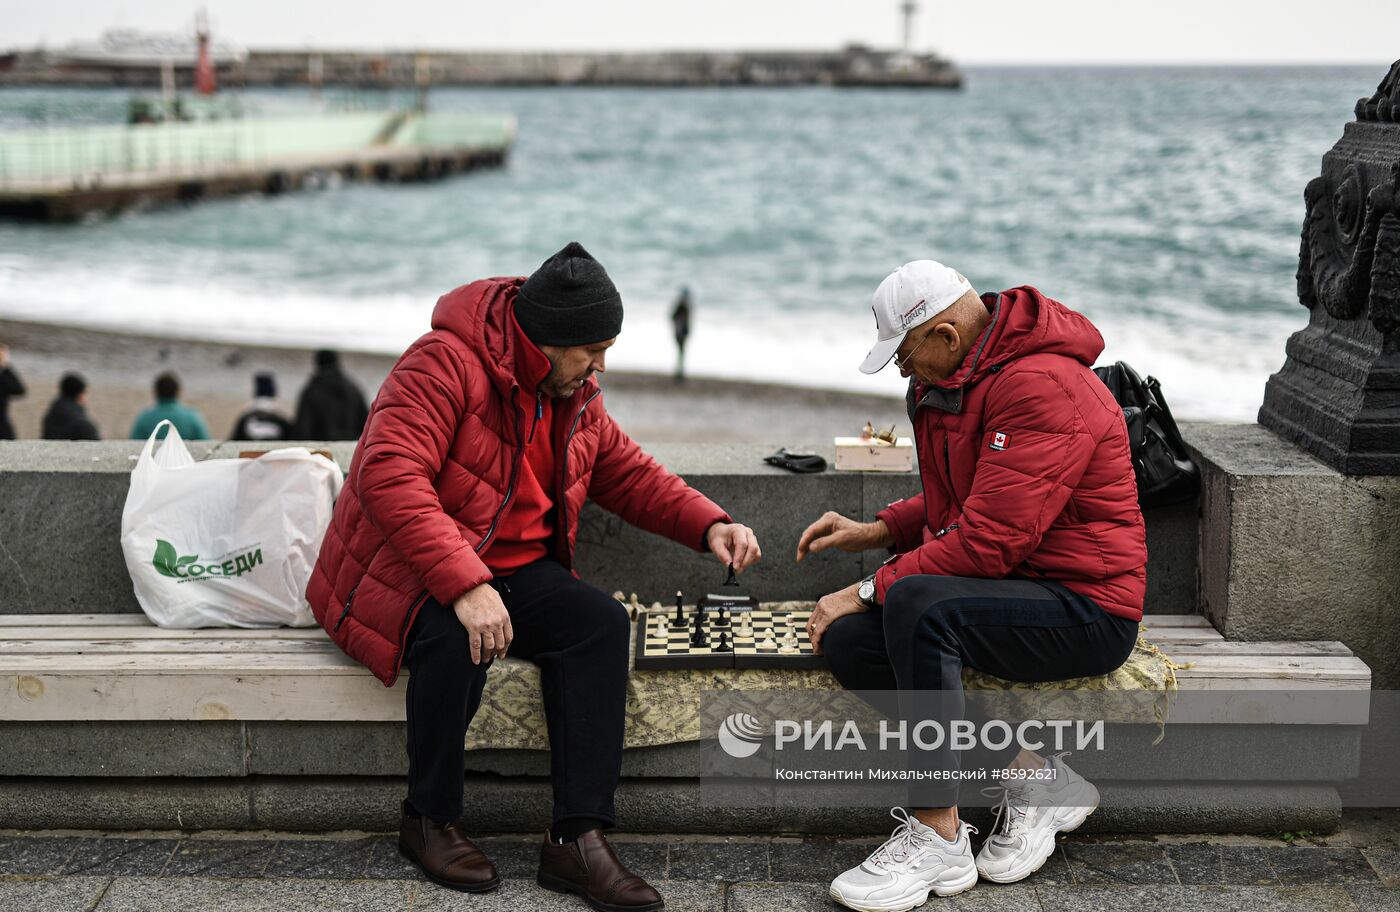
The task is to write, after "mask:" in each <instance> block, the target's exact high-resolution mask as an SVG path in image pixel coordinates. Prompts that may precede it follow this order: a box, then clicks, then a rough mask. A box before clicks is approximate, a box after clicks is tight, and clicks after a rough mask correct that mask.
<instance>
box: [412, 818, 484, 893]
mask: <svg viewBox="0 0 1400 912" xmlns="http://www.w3.org/2000/svg"><path fill="white" fill-rule="evenodd" d="M399 852H400V854H402V855H403V857H404V858H407V859H408V860H409V861H411V862H413V863H414V864H416V865H418V867H420V868H422V869H423V876H424V877H426V878H428V879H429V880H431V881H432V882H433V883H435V884H437V885H438V886H440V887H447V888H448V889H450V890H461V891H462V892H463V893H482V892H485V891H486V890H494V889H495V888H496V887H499V886H500V885H501V875H500V874H497V873H496V866H495V864H493V863H492V862H491V859H489V858H487V857H486V853H484V852H482V851H481V850H480V849H478V848H477V847H476V845H475V844H474V843H473V842H472V841H471V840H470V839H468V838H467V837H466V835H465V834H464V833H463V832H462V831H461V829H459V828H458V826H457V823H456V821H453V822H452V823H449V824H446V825H444V826H438V825H437V824H436V823H434V822H433V820H432V818H430V817H414V816H412V815H410V814H409V813H408V802H407V801H405V802H404V803H403V816H402V817H400V818H399Z"/></svg>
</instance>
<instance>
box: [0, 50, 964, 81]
mask: <svg viewBox="0 0 1400 912" xmlns="http://www.w3.org/2000/svg"><path fill="white" fill-rule="evenodd" d="M193 66H194V62H193V61H192V60H191V61H189V62H188V63H179V64H177V67H176V70H177V73H176V75H177V78H178V79H179V80H180V82H181V84H185V83H186V82H187V81H188V80H189V79H191V78H192V77H193ZM214 66H215V68H216V69H217V72H218V78H219V81H220V83H221V84H223V85H227V86H246V87H254V86H305V85H312V84H320V85H326V86H351V87H356V88H395V87H398V88H403V87H408V86H414V85H420V84H424V83H428V84H431V85H434V86H544V87H558V86H626V87H706V86H726V87H735V86H755V87H759V86H772V87H779V88H782V87H791V86H834V87H862V86H869V87H900V88H925V89H954V88H959V87H961V86H962V83H963V76H962V72H961V71H960V70H959V69H958V68H957V66H955V65H954V64H953V63H952V62H951V61H949V60H947V59H946V58H943V57H940V56H938V55H936V54H926V53H913V52H911V51H909V50H884V49H877V48H870V47H865V46H863V45H855V44H853V45H847V46H846V47H844V48H838V49H833V50H812V51H785V50H784V51H765V50H736V51H656V52H645V51H643V52H545V51H541V52H530V51H454V50H401V51H382V52H376V51H354V50H344V51H320V50H258V49H251V50H249V51H248V53H247V56H246V58H243V59H240V60H236V61H232V62H229V61H225V62H222V63H221V62H218V61H215V62H214ZM159 79H160V75H159V73H158V72H157V71H155V70H153V69H151V68H149V67H144V68H143V67H132V66H123V65H120V64H118V63H112V64H105V65H95V64H93V63H92V62H91V61H85V60H72V59H66V58H64V57H62V55H61V54H59V53H57V52H43V51H25V52H21V53H19V54H18V55H16V57H15V58H14V59H13V60H12V61H10V63H9V65H8V66H0V86H4V85H110V86H132V87H150V86H156V85H159Z"/></svg>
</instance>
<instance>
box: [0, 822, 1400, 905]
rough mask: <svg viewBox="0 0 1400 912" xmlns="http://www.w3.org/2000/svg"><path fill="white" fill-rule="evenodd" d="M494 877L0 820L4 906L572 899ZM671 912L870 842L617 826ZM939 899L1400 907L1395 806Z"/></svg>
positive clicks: (1132, 847) (1129, 852)
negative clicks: (1328, 830)
mask: <svg viewBox="0 0 1400 912" xmlns="http://www.w3.org/2000/svg"><path fill="white" fill-rule="evenodd" d="M478 842H479V844H480V845H481V846H482V848H483V849H485V850H486V851H487V852H488V853H489V854H491V856H492V857H493V858H495V859H496V863H497V866H498V867H499V869H500V871H501V874H502V876H503V878H504V883H503V884H502V886H501V888H500V889H499V890H497V891H495V892H493V893H490V894H485V895H467V894H462V893H456V892H454V891H451V890H444V889H442V888H440V887H437V886H434V885H433V884H430V883H428V882H426V881H424V880H423V879H422V878H421V877H419V876H417V872H416V871H415V869H414V868H413V867H412V866H411V865H409V864H408V863H407V862H406V861H404V860H403V859H402V858H401V857H400V856H399V854H398V851H397V846H396V843H395V839H394V838H393V837H392V836H385V835H377V834H376V835H371V834H359V833H357V834H335V835H329V836H327V835H316V836H302V835H296V834H279V833H250V834H244V833H201V834H195V835H182V834H176V833H151V834H131V833H94V832H83V833H67V832H65V833H27V832H24V833H21V832H6V833H0V912H69V910H73V912H94V910H96V912H118V910H121V912H137V910H151V912H157V910H158V912H166V910H181V912H201V910H210V912H245V910H249V912H251V910H257V912H263V910H276V912H301V910H307V912H312V910H314V912H322V910H330V909H335V910H355V912H358V910H366V912H378V910H385V912H390V910H392V912H433V910H441V912H451V910H481V912H496V910H502V912H536V910H549V912H555V910H561V912H563V910H579V912H583V910H585V909H586V907H585V906H584V905H583V903H582V902H580V901H579V900H577V899H575V898H573V897H562V896H558V895H556V894H553V893H549V892H547V891H545V890H543V889H541V888H540V887H538V886H537V885H536V884H535V883H534V871H535V861H536V857H537V844H536V842H535V841H534V838H533V837H529V836H492V837H487V838H483V839H480V840H478ZM614 844H615V845H616V846H617V848H618V852H619V854H620V855H621V856H622V858H623V860H624V861H625V862H626V863H627V864H628V865H630V866H631V867H632V868H633V869H634V870H635V871H637V872H638V873H639V874H641V875H643V876H644V877H646V878H648V879H649V880H651V881H652V882H653V883H654V884H655V885H656V886H657V888H658V889H660V890H661V892H662V894H663V895H664V896H665V897H666V908H667V909H668V910H671V912H806V910H824V912H833V910H837V909H839V908H840V907H838V906H836V905H835V904H834V903H833V902H831V900H829V899H828V898H827V895H826V884H827V882H828V881H830V879H831V878H832V877H833V876H835V875H836V874H837V873H839V872H840V871H841V870H843V869H845V868H847V867H849V866H851V865H854V864H857V863H858V862H859V861H860V860H861V859H862V858H864V857H865V855H866V853H867V852H869V851H870V849H871V848H872V847H873V846H872V844H871V843H870V842H869V841H867V840H836V841H832V840H820V841H819V840H803V839H785V838H745V837H733V838H728V839H725V838H717V837H698V836H683V835H676V836H652V837H637V836H625V835H624V836H618V837H616V839H615V840H614ZM923 908H924V909H928V910H940V909H946V910H949V912H953V910H957V912H971V910H985V912H1000V910H1016V912H1024V910H1043V912H1081V910H1083V912H1114V910H1120V909H1121V910H1127V912H1155V910H1164V912H1165V910H1170V912H1182V910H1198V909H1199V910H1215V909H1219V910H1230V912H1254V910H1259V912H1292V910H1337V912H1400V812H1396V811H1378V812H1364V813H1361V814H1352V815H1349V817H1348V824H1347V826H1345V827H1344V828H1343V829H1342V830H1341V831H1340V832H1339V833H1337V834H1334V835H1331V836H1328V837H1326V838H1314V837H1311V836H1304V837H1303V838H1294V839H1293V840H1292V841H1291V842H1285V841H1284V839H1283V838H1282V837H1279V838H1263V837H1244V836H1241V837H1204V836H1202V837H1190V836H1171V837H1165V836H1164V837H1159V838H1150V837H1146V838H1105V837H1097V838H1094V837H1081V836H1070V837H1067V838H1063V839H1062V840H1061V845H1060V848H1059V850H1058V851H1057V852H1056V854H1055V855H1054V856H1053V857H1052V858H1051V860H1050V861H1049V862H1048V863H1047V864H1046V865H1045V867H1044V868H1043V869H1042V870H1041V871H1039V872H1037V873H1036V874H1035V875H1033V876H1032V877H1030V878H1029V879H1027V880H1025V881H1023V882H1022V883H1019V884H1013V885H1009V886H999V885H996V884H985V883H984V884H979V885H978V886H977V887H975V888H974V889H972V890H971V891H969V892H967V893H965V894H963V895H961V896H958V897H955V898H952V899H937V898H933V899H930V900H929V902H928V903H927V904H926V905H925V906H924V907H923Z"/></svg>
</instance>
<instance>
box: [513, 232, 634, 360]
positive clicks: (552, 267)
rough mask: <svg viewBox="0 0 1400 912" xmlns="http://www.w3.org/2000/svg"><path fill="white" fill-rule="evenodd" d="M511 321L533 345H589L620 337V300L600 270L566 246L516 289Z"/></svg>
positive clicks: (575, 246) (579, 249)
mask: <svg viewBox="0 0 1400 912" xmlns="http://www.w3.org/2000/svg"><path fill="white" fill-rule="evenodd" d="M515 319H516V320H518V321H519V322H520V328H521V329H523V330H525V335H526V336H528V337H529V339H530V341H531V342H534V343H535V344H536V345H589V344H591V343H593V342H602V341H603V340H605V339H612V338H614V337H616V336H617V334H618V333H620V332H622V296H621V295H619V294H618V293H617V288H616V287H615V286H614V285H613V283H612V279H610V278H608V272H607V270H606V269H604V268H603V264H602V263H599V262H598V261H597V260H595V259H593V256H592V254H590V253H589V252H588V251H587V250H584V249H583V245H582V244H580V243H579V242H578V241H570V242H569V244H568V246H566V247H565V248H564V249H563V250H561V251H559V252H558V253H556V254H555V255H554V256H552V257H550V258H549V259H547V260H545V261H544V262H543V263H542V264H540V268H539V269H536V270H535V271H534V273H533V274H532V275H531V276H530V277H529V278H528V279H526V280H525V284H524V285H521V286H520V291H519V293H518V294H517V295H516V298H515Z"/></svg>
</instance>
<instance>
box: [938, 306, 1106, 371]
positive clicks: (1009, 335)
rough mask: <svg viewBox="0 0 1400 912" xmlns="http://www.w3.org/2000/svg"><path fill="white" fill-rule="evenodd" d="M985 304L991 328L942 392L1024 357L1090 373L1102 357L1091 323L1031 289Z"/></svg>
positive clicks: (985, 331)
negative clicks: (1063, 360)
mask: <svg viewBox="0 0 1400 912" xmlns="http://www.w3.org/2000/svg"><path fill="white" fill-rule="evenodd" d="M982 302H983V303H984V304H986V305H987V309H988V310H990V311H991V312H992V322H991V323H989V324H988V325H987V328H986V329H984V330H983V331H982V336H981V338H979V339H978V340H977V344H976V345H974V346H973V349H972V354H970V355H968V357H967V358H966V359H965V360H964V361H963V364H962V366H961V367H959V368H958V371H957V373H955V374H953V376H951V377H949V378H948V379H947V380H945V381H943V382H942V383H940V384H938V385H939V386H954V385H961V384H962V383H968V382H973V381H976V380H979V379H981V378H982V377H983V376H985V375H986V374H987V373H988V371H989V370H990V369H991V368H992V367H993V366H998V365H1002V364H1005V363H1006V362H1008V361H1011V360H1013V359H1015V358H1022V357H1025V356H1026V355H1034V354H1049V355H1064V356H1065V357H1067V358H1073V359H1074V360H1076V361H1078V362H1080V363H1081V364H1083V365H1084V366H1085V367H1092V366H1093V364H1094V362H1095V361H1096V360H1098V357H1099V355H1101V354H1103V336H1102V335H1100V334H1099V331H1098V329H1096V328H1095V327H1094V324H1093V323H1090V322H1089V318H1088V317H1086V316H1084V315H1083V314H1081V313H1077V312H1075V311H1073V310H1070V309H1069V308H1068V307H1066V306H1065V305H1063V304H1061V303H1060V302H1059V301H1056V300H1054V299H1053V298H1047V297H1046V296H1045V295H1043V294H1041V293H1040V291H1039V289H1036V288H1033V287H1032V286H1030V285H1021V286H1019V287H1017V288H1010V289H1007V290H1006V291H1003V292H1002V293H1001V294H999V295H998V294H985V295H983V296H982Z"/></svg>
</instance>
